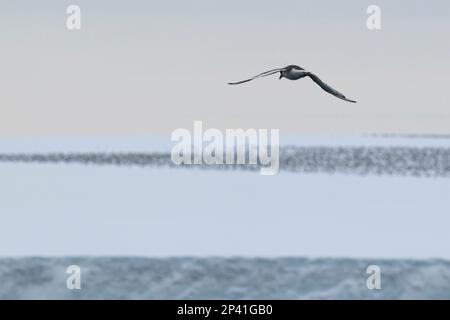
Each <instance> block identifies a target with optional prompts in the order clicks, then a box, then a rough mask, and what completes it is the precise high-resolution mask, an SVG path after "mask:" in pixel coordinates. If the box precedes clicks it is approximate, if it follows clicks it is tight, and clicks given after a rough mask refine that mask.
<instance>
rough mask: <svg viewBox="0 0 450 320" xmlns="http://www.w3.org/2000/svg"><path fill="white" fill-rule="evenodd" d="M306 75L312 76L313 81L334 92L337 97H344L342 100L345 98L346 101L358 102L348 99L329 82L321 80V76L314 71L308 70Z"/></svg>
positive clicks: (330, 92)
mask: <svg viewBox="0 0 450 320" xmlns="http://www.w3.org/2000/svg"><path fill="white" fill-rule="evenodd" d="M306 76H308V77H310V78H311V79H312V81H314V82H315V83H317V84H318V85H319V86H320V87H321V88H322V89H323V90H325V91H326V92H328V93H329V94H332V95H333V96H335V97H337V98H339V99H342V100H345V101H348V102H353V103H356V101H354V100H350V99H347V98H346V97H345V96H344V95H343V94H342V93H340V92H339V91H337V90H336V89H333V88H332V87H330V86H329V85H328V84H326V83H325V82H323V81H322V80H320V78H319V77H318V76H316V75H315V74H314V73H311V72H307V73H306Z"/></svg>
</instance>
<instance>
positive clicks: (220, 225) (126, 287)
mask: <svg viewBox="0 0 450 320" xmlns="http://www.w3.org/2000/svg"><path fill="white" fill-rule="evenodd" d="M282 143H283V144H285V145H294V146H296V147H300V148H317V147H321V148H323V147H325V148H331V149H332V150H335V149H336V148H340V149H339V150H343V152H344V156H345V155H346V154H347V153H348V152H349V150H352V148H365V149H364V150H372V151H373V150H384V151H386V150H387V151H388V152H391V151H392V150H393V149H392V148H409V149H401V150H411V149H413V150H419V151H420V152H422V151H423V150H424V148H425V149H426V150H431V151H432V153H431V155H430V154H429V153H425V154H419V155H417V154H414V153H413V154H411V153H408V156H411V155H412V156H411V157H410V159H412V161H413V162H414V161H416V162H414V163H419V164H420V166H422V164H423V165H425V167H426V168H431V169H430V170H431V171H432V172H440V174H429V175H427V174H425V175H419V176H420V177H417V176H415V175H414V174H409V173H408V174H402V173H401V172H399V171H398V170H397V169H395V168H394V169H395V170H394V171H395V172H394V174H390V173H389V172H388V171H387V172H381V173H380V174H377V172H376V171H375V172H365V175H360V174H359V173H360V172H358V171H355V170H354V169H352V170H353V171H352V170H350V171H345V170H334V171H333V170H331V171H327V170H323V168H322V169H321V170H316V171H314V170H312V171H311V172H316V173H305V170H297V171H296V170H291V171H289V170H282V171H281V172H280V173H279V174H278V175H275V176H261V175H259V174H258V172H257V171H246V170H233V171H226V170H201V169H200V168H182V169H174V168H170V167H164V166H152V165H149V166H113V165H108V166H96V165H89V166H86V165H84V164H82V163H75V164H70V165H68V164H67V165H66V164H61V163H59V164H57V165H56V164H54V163H52V162H49V163H45V164H43V163H14V162H2V163H0V195H1V202H0V218H1V223H0V257H13V258H1V259H0V297H2V298H14V297H19V298H27V297H29V298H47V297H48V298H114V297H121V298H419V297H420V298H449V293H450V290H449V289H450V267H449V263H448V262H446V261H447V260H448V259H450V248H449V243H450V233H449V232H448V226H449V225H450V198H449V196H448V195H449V190H450V178H449V176H448V175H447V172H448V171H447V170H450V165H449V162H448V161H449V159H448V152H449V151H448V150H449V148H450V139H448V138H446V137H433V138H430V137H414V138H411V137H385V136H381V137H379V136H362V137H313V136H312V137H304V136H303V137H300V138H296V137H293V138H289V139H285V140H284V142H283V140H282ZM169 148H170V143H169V142H167V141H165V140H164V139H159V140H158V139H154V138H153V139H147V138H139V139H137V138H136V139H110V140H107V139H106V140H105V139H103V140H102V139H98V140H91V139H88V138H86V139H85V140H83V139H73V140H71V139H65V140H64V139H53V140H52V139H41V140H39V139H38V140H36V139H30V140H26V139H15V140H3V141H0V154H3V155H5V154H9V155H11V154H17V153H21V154H30V153H38V154H47V153H53V152H63V153H71V152H78V153H80V152H81V153H82V152H95V153H99V152H100V153H111V152H113V153H114V152H160V153H164V152H166V153H167V152H168V150H170V149H169ZM370 148H372V149H370ZM373 148H375V149H373ZM377 148H381V149H377ZM327 150H330V149H327ZM358 150H359V149H358ZM302 154H303V153H302ZM331 154H332V155H333V156H334V155H335V153H331ZM403 154H404V153H400V154H398V153H395V154H394V156H397V157H398V156H399V157H400V160H398V158H395V157H394V158H392V154H391V153H388V156H387V157H385V156H383V157H379V161H388V162H386V163H387V164H388V166H390V165H389V161H391V162H392V161H393V163H394V165H395V164H397V163H399V161H401V157H403ZM341 155H342V154H339V156H338V157H337V158H336V159H337V161H340V160H342V157H341ZM300 156H301V155H300ZM375 156H376V152H375ZM432 157H436V158H433V159H434V160H432V161H430V158H432ZM319 158H320V157H319ZM313 159H317V157H316V156H314V157H313ZM320 159H321V158H320ZM329 159H330V158H325V162H320V161H319V163H322V164H323V163H327V165H328V163H329V161H328V160H329ZM332 159H333V158H332ZM344 159H345V158H344ZM357 159H359V160H361V158H357ZM363 159H366V158H363ZM386 159H387V160H386ZM392 159H394V160H392ZM364 161H365V160H364ZM377 161H378V160H377ZM417 161H418V162H417ZM302 163H303V162H302ZM342 163H348V162H347V160H346V161H344V162H342ZM355 163H356V164H358V162H355ZM377 163H379V162H370V163H369V164H368V165H369V166H372V167H373V166H374V164H375V165H376V164H377ZM381 163H383V166H385V165H384V163H385V162H381ZM405 163H406V165H404V166H403V165H402V168H404V167H406V168H408V170H410V171H411V166H410V165H409V164H408V163H409V162H405ZM433 168H434V169H433ZM436 168H439V170H437V171H436V170H435V169H436ZM412 169H413V170H412V172H414V167H413V168H412ZM433 170H434V171H433ZM306 171H307V170H306ZM330 172H337V174H333V175H331V174H329V173H330ZM354 173H356V174H354ZM397 173H399V174H397ZM442 173H443V174H442ZM425 176H431V177H425ZM23 256H38V257H50V258H47V259H44V258H23ZM74 256H78V257H80V258H71V257H74ZM85 256H89V258H83V257H85ZM111 256H116V257H117V256H140V257H153V258H111ZM187 256H191V257H192V258H170V259H169V258H166V257H187ZM230 256H239V257H245V258H234V259H230V258H227V257H230ZM53 257H54V258H53ZM63 257H65V258H63ZM194 257H197V258H194ZM199 257H202V258H199ZM211 257H216V258H211ZM252 257H257V258H252ZM281 257H293V258H281ZM296 257H308V259H304V258H296ZM321 257H327V258H326V259H320V258H321ZM341 257H348V258H351V259H341ZM263 258H264V259H263ZM381 258H382V260H380V259H381ZM411 259H413V260H411ZM418 259H419V260H418ZM69 264H79V265H80V266H81V267H82V270H83V277H84V278H83V279H84V280H83V285H84V287H83V289H82V290H81V291H78V292H73V291H69V290H67V289H66V288H65V277H66V276H67V275H66V274H65V268H66V267H67V266H68V265H69ZM369 264H377V265H380V267H381V269H382V275H383V277H382V286H383V289H382V290H380V291H369V290H367V288H366V284H365V281H366V279H367V276H368V275H367V274H366V268H367V266H368V265H369Z"/></svg>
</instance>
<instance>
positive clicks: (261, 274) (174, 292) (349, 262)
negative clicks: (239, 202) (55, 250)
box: [0, 257, 450, 299]
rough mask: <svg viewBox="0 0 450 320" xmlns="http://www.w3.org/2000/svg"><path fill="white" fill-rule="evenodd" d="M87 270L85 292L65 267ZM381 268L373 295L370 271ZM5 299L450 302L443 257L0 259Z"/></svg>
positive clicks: (449, 275) (0, 293)
mask: <svg viewBox="0 0 450 320" xmlns="http://www.w3.org/2000/svg"><path fill="white" fill-rule="evenodd" d="M72 264H76V265H79V266H80V267H81V289H80V290H68V289H67V288H66V276H67V275H66V273H65V271H66V268H67V266H69V265H72ZM372 264H377V265H379V266H380V268H381V272H382V280H381V290H368V289H367V286H366V279H367V274H366V268H367V266H368V265H372ZM0 283H1V285H0V299H420V298H428V299H432V298H434V299H450V263H449V262H447V261H442V260H429V261H413V260H378V259H369V260H363V259H358V260H354V259H305V258H278V259H261V258H255V259H249V258H226V259H225V258H203V259H199V258H164V259H156V258H84V257H78V258H75V257H72V258H22V259H1V260H0Z"/></svg>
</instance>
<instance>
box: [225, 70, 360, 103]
mask: <svg viewBox="0 0 450 320" xmlns="http://www.w3.org/2000/svg"><path fill="white" fill-rule="evenodd" d="M275 73H280V77H279V79H281V78H286V79H289V80H298V79H301V78H305V77H310V78H311V80H312V81H314V82H315V83H317V84H318V85H319V87H321V88H322V89H323V90H325V91H326V92H328V93H329V94H332V95H333V96H335V97H337V98H339V99H342V100H345V101H348V102H353V103H356V101H354V100H350V99H347V98H346V97H345V96H344V95H343V94H342V93H340V92H339V91H337V90H336V89H333V88H332V87H330V86H329V85H328V84H326V83H325V82H323V81H322V80H320V78H319V77H318V76H316V75H315V74H314V73H311V72H309V71H306V70H305V69H303V68H301V67H299V66H295V65H289V66H287V67H284V68H279V69H272V70H269V71H266V72H263V73H260V74H257V75H256V76H254V77H252V78H250V79H246V80H242V81H238V82H229V83H228V84H230V85H236V84H241V83H245V82H249V81H252V80H254V79H257V78H262V77H267V76H270V75H272V74H275Z"/></svg>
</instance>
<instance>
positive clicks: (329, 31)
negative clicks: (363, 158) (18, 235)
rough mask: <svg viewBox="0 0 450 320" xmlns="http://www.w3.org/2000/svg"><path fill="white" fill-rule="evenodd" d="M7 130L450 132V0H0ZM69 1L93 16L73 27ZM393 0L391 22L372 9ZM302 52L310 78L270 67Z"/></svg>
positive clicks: (1, 122) (1, 126)
mask: <svg viewBox="0 0 450 320" xmlns="http://www.w3.org/2000/svg"><path fill="white" fill-rule="evenodd" d="M0 3H1V5H0V7H1V10H0V28H1V30H2V32H1V34H0V40H1V43H2V49H1V59H0V70H1V75H0V86H1V88H2V90H1V94H0V137H18V136H32V137H34V136H65V135H71V136H74V135H75V136H78V135H80V136H85V135H134V134H152V133H159V134H161V133H162V134H166V133H167V134H169V133H170V132H172V131H173V130H174V129H176V128H179V127H188V128H191V127H192V125H193V121H194V120H203V121H204V123H205V126H206V127H217V128H238V127H242V128H280V129H281V133H289V134H290V133H303V132H308V133H330V132H331V133H368V132H378V133H379V132H390V133H450V107H449V104H448V101H450V90H449V89H448V84H449V83H450V81H449V80H450V73H449V71H450V66H449V62H448V57H449V56H450V42H449V41H448V37H449V35H450V19H449V12H450V3H449V2H448V1H433V3H432V5H431V4H428V3H427V2H425V1H395V2H394V1H370V2H369V1H356V0H355V1H346V2H345V3H337V1H331V0H330V1H298V0H295V1H294V0H293V1H261V0H258V1H257V0H251V1H245V2H244V1H238V0H227V1H220V2H219V1H210V0H198V1H182V0H174V1H164V2H162V1H110V0H109V1H106V0H96V1H86V0H79V1H73V2H69V1H56V0H55V1H49V0H43V1H39V2H38V1H33V2H32V1H22V0H19V1H6V0H1V1H0ZM69 4H78V5H80V7H81V10H82V29H81V30H80V31H68V30H67V29H66V18H67V15H66V13H65V10H66V7H67V6H68V5H69ZM370 4H376V5H379V6H380V7H381V10H382V16H381V18H382V21H381V23H382V30H380V31H370V30H368V29H367V27H366V19H367V14H366V9H367V7H368V5H370ZM288 64H298V65H300V66H302V67H304V68H306V69H309V70H311V71H313V72H315V73H316V74H317V75H319V76H320V77H321V78H322V79H323V80H325V81H326V82H328V83H329V84H331V85H332V86H334V87H335V88H337V89H338V90H340V91H341V92H343V93H344V94H345V95H346V96H347V97H349V98H351V99H355V100H357V101H358V103H357V104H350V103H346V102H344V101H341V100H339V99H336V98H334V97H332V96H331V95H328V94H326V93H325V92H323V91H322V90H321V89H320V88H319V87H317V86H316V85H315V84H314V83H313V82H312V81H310V80H309V79H303V80H300V81H292V82H291V81H288V80H282V81H279V80H277V77H276V76H274V77H268V78H264V79H260V80H258V81H255V82H250V83H248V84H245V85H242V86H236V87H230V86H227V85H226V83H227V82H228V81H236V80H241V79H244V78H246V77H248V76H252V75H254V74H256V73H259V72H262V71H266V70H268V69H272V68H276V67H280V66H285V65H288Z"/></svg>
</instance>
